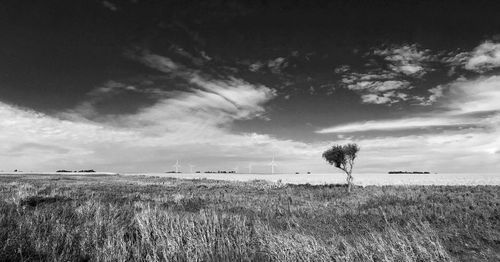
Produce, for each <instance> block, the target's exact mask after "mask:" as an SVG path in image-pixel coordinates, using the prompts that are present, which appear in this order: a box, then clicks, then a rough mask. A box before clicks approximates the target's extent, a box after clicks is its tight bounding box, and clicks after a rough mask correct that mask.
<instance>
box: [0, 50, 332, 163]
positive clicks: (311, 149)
mask: <svg viewBox="0 0 500 262" xmlns="http://www.w3.org/2000/svg"><path fill="white" fill-rule="evenodd" d="M134 59H140V62H141V63H143V64H145V65H148V66H149V67H152V68H155V69H157V70H159V71H161V72H164V73H165V74H173V75H175V76H176V77H178V78H182V79H184V80H185V81H186V85H187V88H186V86H182V87H178V88H177V89H174V90H169V91H168V92H165V93H163V94H162V96H158V99H157V101H156V102H155V103H153V104H152V105H148V106H146V107H143V108H142V109H140V110H139V111H138V112H136V113H131V114H128V115H123V114H122V115H113V116H109V117H102V118H100V119H99V122H96V121H93V120H89V119H87V118H85V117H83V116H82V112H81V111H79V110H68V111H67V112H66V113H65V114H58V117H56V116H50V115H46V114H41V113H38V112H35V111H32V110H28V109H24V108H19V107H16V106H13V105H8V104H4V103H0V117H1V119H2V121H1V122H0V130H2V132H0V150H1V151H2V152H7V153H4V154H0V162H1V163H3V164H2V167H1V168H2V169H4V170H13V169H22V170H33V169H35V170H48V171H50V170H57V169H82V168H92V169H96V170H109V171H119V172H120V171H156V172H162V171H168V170H169V169H170V168H171V163H170V162H172V161H174V160H175V159H180V160H181V161H182V162H183V163H186V162H188V161H190V162H194V163H196V164H197V165H198V166H203V167H204V169H206V170H210V169H215V168H220V169H221V168H225V167H224V166H223V165H224V164H221V163H228V165H231V167H234V166H235V165H238V164H247V163H248V161H251V162H252V163H254V164H255V166H256V167H255V170H259V166H260V169H261V170H260V171H266V170H267V163H268V162H269V159H270V156H272V154H273V153H275V154H276V155H277V156H278V157H277V160H278V161H288V162H290V161H292V160H293V162H294V163H295V164H297V163H299V162H303V161H306V162H307V161H308V160H309V159H311V158H312V157H314V156H317V155H320V152H319V151H320V150H321V149H322V147H323V146H321V147H320V146H315V145H311V144H307V143H303V142H299V141H293V140H286V139H278V138H274V137H272V136H269V135H266V134H258V133H240V132H234V131H232V125H233V123H234V121H237V120H238V121H244V120H248V119H255V118H265V117H266V116H265V113H266V110H265V105H266V104H267V103H268V102H269V101H270V100H271V99H273V98H274V97H275V96H276V94H275V91H274V90H273V89H271V88H269V87H266V86H262V85H253V84H250V83H248V82H246V81H243V80H241V79H238V78H234V77H226V78H224V79H213V78H210V77H209V76H207V75H202V74H201V73H199V72H198V71H196V70H191V69H189V68H187V67H185V66H183V65H179V64H177V63H175V62H173V61H172V60H170V59H168V58H167V57H163V56H159V55H154V54H150V53H144V55H143V56H140V57H139V56H138V57H135V58H134ZM129 89H134V90H129ZM128 91H130V92H138V91H141V90H140V89H138V88H129V85H126V84H124V83H121V82H117V81H108V82H105V83H104V84H103V85H102V86H99V87H96V88H95V89H94V90H93V91H91V92H90V93H89V95H88V96H87V98H88V99H89V101H87V102H89V103H87V105H88V106H89V108H92V106H93V102H92V101H93V100H92V99H97V98H98V97H102V96H107V95H110V96H112V95H114V94H120V92H128ZM83 104H84V103H83ZM13 137H15V138H16V139H12V138H13ZM229 163H230V164H229ZM291 166H293V165H291ZM280 168H281V170H286V168H289V167H288V166H286V167H285V166H283V167H280ZM290 168H291V167H290Z"/></svg>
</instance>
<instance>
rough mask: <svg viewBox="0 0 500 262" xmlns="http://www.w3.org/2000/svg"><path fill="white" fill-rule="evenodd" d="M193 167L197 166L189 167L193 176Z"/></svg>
mask: <svg viewBox="0 0 500 262" xmlns="http://www.w3.org/2000/svg"><path fill="white" fill-rule="evenodd" d="M193 167H195V165H191V164H190V165H189V170H190V171H191V174H192V173H193Z"/></svg>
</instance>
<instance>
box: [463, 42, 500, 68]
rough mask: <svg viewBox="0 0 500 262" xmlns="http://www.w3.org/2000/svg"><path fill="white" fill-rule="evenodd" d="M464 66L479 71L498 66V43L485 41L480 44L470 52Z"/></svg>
mask: <svg viewBox="0 0 500 262" xmlns="http://www.w3.org/2000/svg"><path fill="white" fill-rule="evenodd" d="M464 67H465V69H467V70H471V71H476V72H479V73H483V72H486V71H489V70H492V69H494V68H497V67H500V43H494V42H491V41H486V42H484V43H482V44H480V45H479V46H478V47H476V48H475V49H474V50H473V51H472V52H471V53H470V57H469V58H468V60H467V61H466V62H465V65H464Z"/></svg>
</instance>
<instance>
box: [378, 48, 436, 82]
mask: <svg viewBox="0 0 500 262" xmlns="http://www.w3.org/2000/svg"><path fill="white" fill-rule="evenodd" d="M371 54H373V55H376V56H381V57H383V58H384V60H386V61H387V62H389V68H390V69H391V70H392V71H394V72H397V73H401V74H404V75H407V76H413V77H422V76H423V75H424V74H425V73H426V72H427V71H428V70H429V69H428V68H426V66H425V64H426V63H428V62H430V61H433V60H434V59H435V58H434V56H432V55H431V54H430V50H428V49H426V50H421V49H419V48H418V46H417V45H416V44H413V45H401V46H391V47H389V48H385V49H375V50H374V51H373V52H372V53H371Z"/></svg>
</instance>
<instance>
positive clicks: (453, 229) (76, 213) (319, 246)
mask: <svg viewBox="0 0 500 262" xmlns="http://www.w3.org/2000/svg"><path fill="white" fill-rule="evenodd" d="M499 194H500V187H498V186H425V187H424V186H411V187H403V186H399V187H397V186H385V187H375V186H374V187H365V188H361V187H358V188H355V189H354V192H353V193H352V194H350V195H347V194H346V193H345V188H344V187H343V186H336V185H325V186H311V185H283V184H276V183H268V182H264V181H253V182H247V183H244V182H224V181H212V180H177V179H173V178H154V177H139V176H136V177H123V176H64V175H61V176H35V175H3V176H0V196H1V202H0V260H1V261H20V260H21V261H500V197H499Z"/></svg>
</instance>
